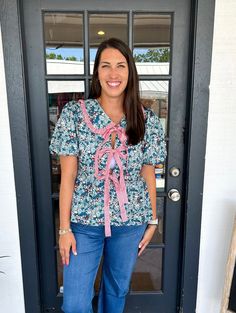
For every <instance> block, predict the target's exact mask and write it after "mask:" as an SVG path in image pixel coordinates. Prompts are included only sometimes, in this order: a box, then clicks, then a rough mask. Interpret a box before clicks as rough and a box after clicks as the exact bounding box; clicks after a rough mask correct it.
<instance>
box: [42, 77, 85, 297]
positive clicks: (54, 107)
mask: <svg viewBox="0 0 236 313" xmlns="http://www.w3.org/2000/svg"><path fill="white" fill-rule="evenodd" d="M83 97H84V82H83V81H48V103H49V127H50V131H49V136H50V138H49V140H50V139H51V136H52V133H53V131H54V128H55V125H56V122H57V120H58V118H59V116H60V113H61V111H62V109H63V107H64V105H65V104H66V103H68V102H69V101H71V100H75V101H78V99H81V98H83ZM60 179H61V168H60V161H59V156H56V155H51V181H52V199H53V203H52V204H53V212H54V221H55V223H54V225H55V238H56V243H57V250H56V254H57V255H56V257H57V277H58V290H60V291H61V292H63V287H62V286H63V281H62V280H63V275H62V273H63V267H62V262H61V256H60V253H59V250H58V242H59V238H58V230H59V189H60Z"/></svg>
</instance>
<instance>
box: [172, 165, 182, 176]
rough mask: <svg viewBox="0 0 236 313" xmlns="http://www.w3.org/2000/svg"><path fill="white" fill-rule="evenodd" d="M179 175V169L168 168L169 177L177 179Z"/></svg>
mask: <svg viewBox="0 0 236 313" xmlns="http://www.w3.org/2000/svg"><path fill="white" fill-rule="evenodd" d="M179 174H180V169H179V168H177V167H175V166H173V167H171V168H170V175H171V176H173V177H177V176H179Z"/></svg>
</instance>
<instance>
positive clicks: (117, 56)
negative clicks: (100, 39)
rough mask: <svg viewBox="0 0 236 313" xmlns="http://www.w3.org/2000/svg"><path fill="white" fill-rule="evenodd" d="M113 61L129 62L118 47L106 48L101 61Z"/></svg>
mask: <svg viewBox="0 0 236 313" xmlns="http://www.w3.org/2000/svg"><path fill="white" fill-rule="evenodd" d="M111 61H117V62H125V63H127V61H126V58H125V56H124V55H123V54H122V53H121V52H120V51H119V50H118V49H115V48H106V49H104V50H103V51H102V53H101V57H100V62H111Z"/></svg>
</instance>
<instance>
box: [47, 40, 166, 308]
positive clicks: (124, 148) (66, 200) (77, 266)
mask: <svg viewBox="0 0 236 313" xmlns="http://www.w3.org/2000/svg"><path fill="white" fill-rule="evenodd" d="M50 152H51V153H52V154H53V153H56V154H59V155H60V163H61V185H60V201H59V202H60V230H59V234H60V238H59V247H60V254H61V257H62V263H63V265H64V267H63V284H64V295H63V305H62V310H63V311H64V312H65V313H90V312H93V310H92V299H93V296H94V289H93V286H94V281H95V278H96V273H97V270H98V266H99V263H100V260H101V257H102V255H103V268H102V277H101V284H100V290H99V296H98V313H121V312H123V310H124V305H125V296H126V295H127V293H128V290H129V284H130V280H131V275H132V271H133V269H134V266H135V262H136V259H137V257H138V256H140V255H141V254H142V253H143V251H144V249H145V248H146V246H147V245H148V243H149V242H150V240H151V238H152V236H153V234H154V232H155V229H156V227H157V223H158V220H157V216H156V180H155V172H154V165H155V164H156V163H158V162H164V160H165V157H166V145H165V141H164V134H163V129H162V127H161V124H160V120H159V119H158V117H157V116H156V115H155V114H154V113H153V111H152V110H151V109H146V108H143V107H142V104H141V101H140V98H139V84H138V76H137V71H136V67H135V63H134V60H133V57H132V54H131V51H130V49H129V48H128V46H127V45H126V44H124V43H123V42H122V41H120V40H118V39H115V38H111V39H108V40H106V41H104V42H103V43H101V45H100V46H99V48H98V51H97V55H96V58H95V63H94V72H93V77H92V84H91V92H90V96H89V99H87V100H86V101H79V102H75V101H71V102H69V103H67V104H66V105H65V107H64V108H63V110H62V113H61V116H60V119H59V120H58V122H57V125H56V128H55V131H54V133H53V136H52V140H51V145H50Z"/></svg>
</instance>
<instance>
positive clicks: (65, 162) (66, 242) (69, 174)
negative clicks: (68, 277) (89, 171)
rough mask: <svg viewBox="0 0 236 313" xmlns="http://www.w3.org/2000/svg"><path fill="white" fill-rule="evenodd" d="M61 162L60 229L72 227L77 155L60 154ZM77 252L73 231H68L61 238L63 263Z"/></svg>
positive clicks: (60, 246) (60, 245)
mask: <svg viewBox="0 0 236 313" xmlns="http://www.w3.org/2000/svg"><path fill="white" fill-rule="evenodd" d="M60 164H61V186H60V196H59V207H60V229H69V228H70V213H71V202H72V195H73V191H74V186H75V179H76V176H77V157H76V156H60ZM71 246H72V251H73V253H74V254H76V242H75V239H74V236H73V234H72V233H70V232H68V233H66V234H64V235H61V236H60V238H59V248H60V254H61V257H62V263H63V264H67V265H68V264H69V252H70V247H71Z"/></svg>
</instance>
